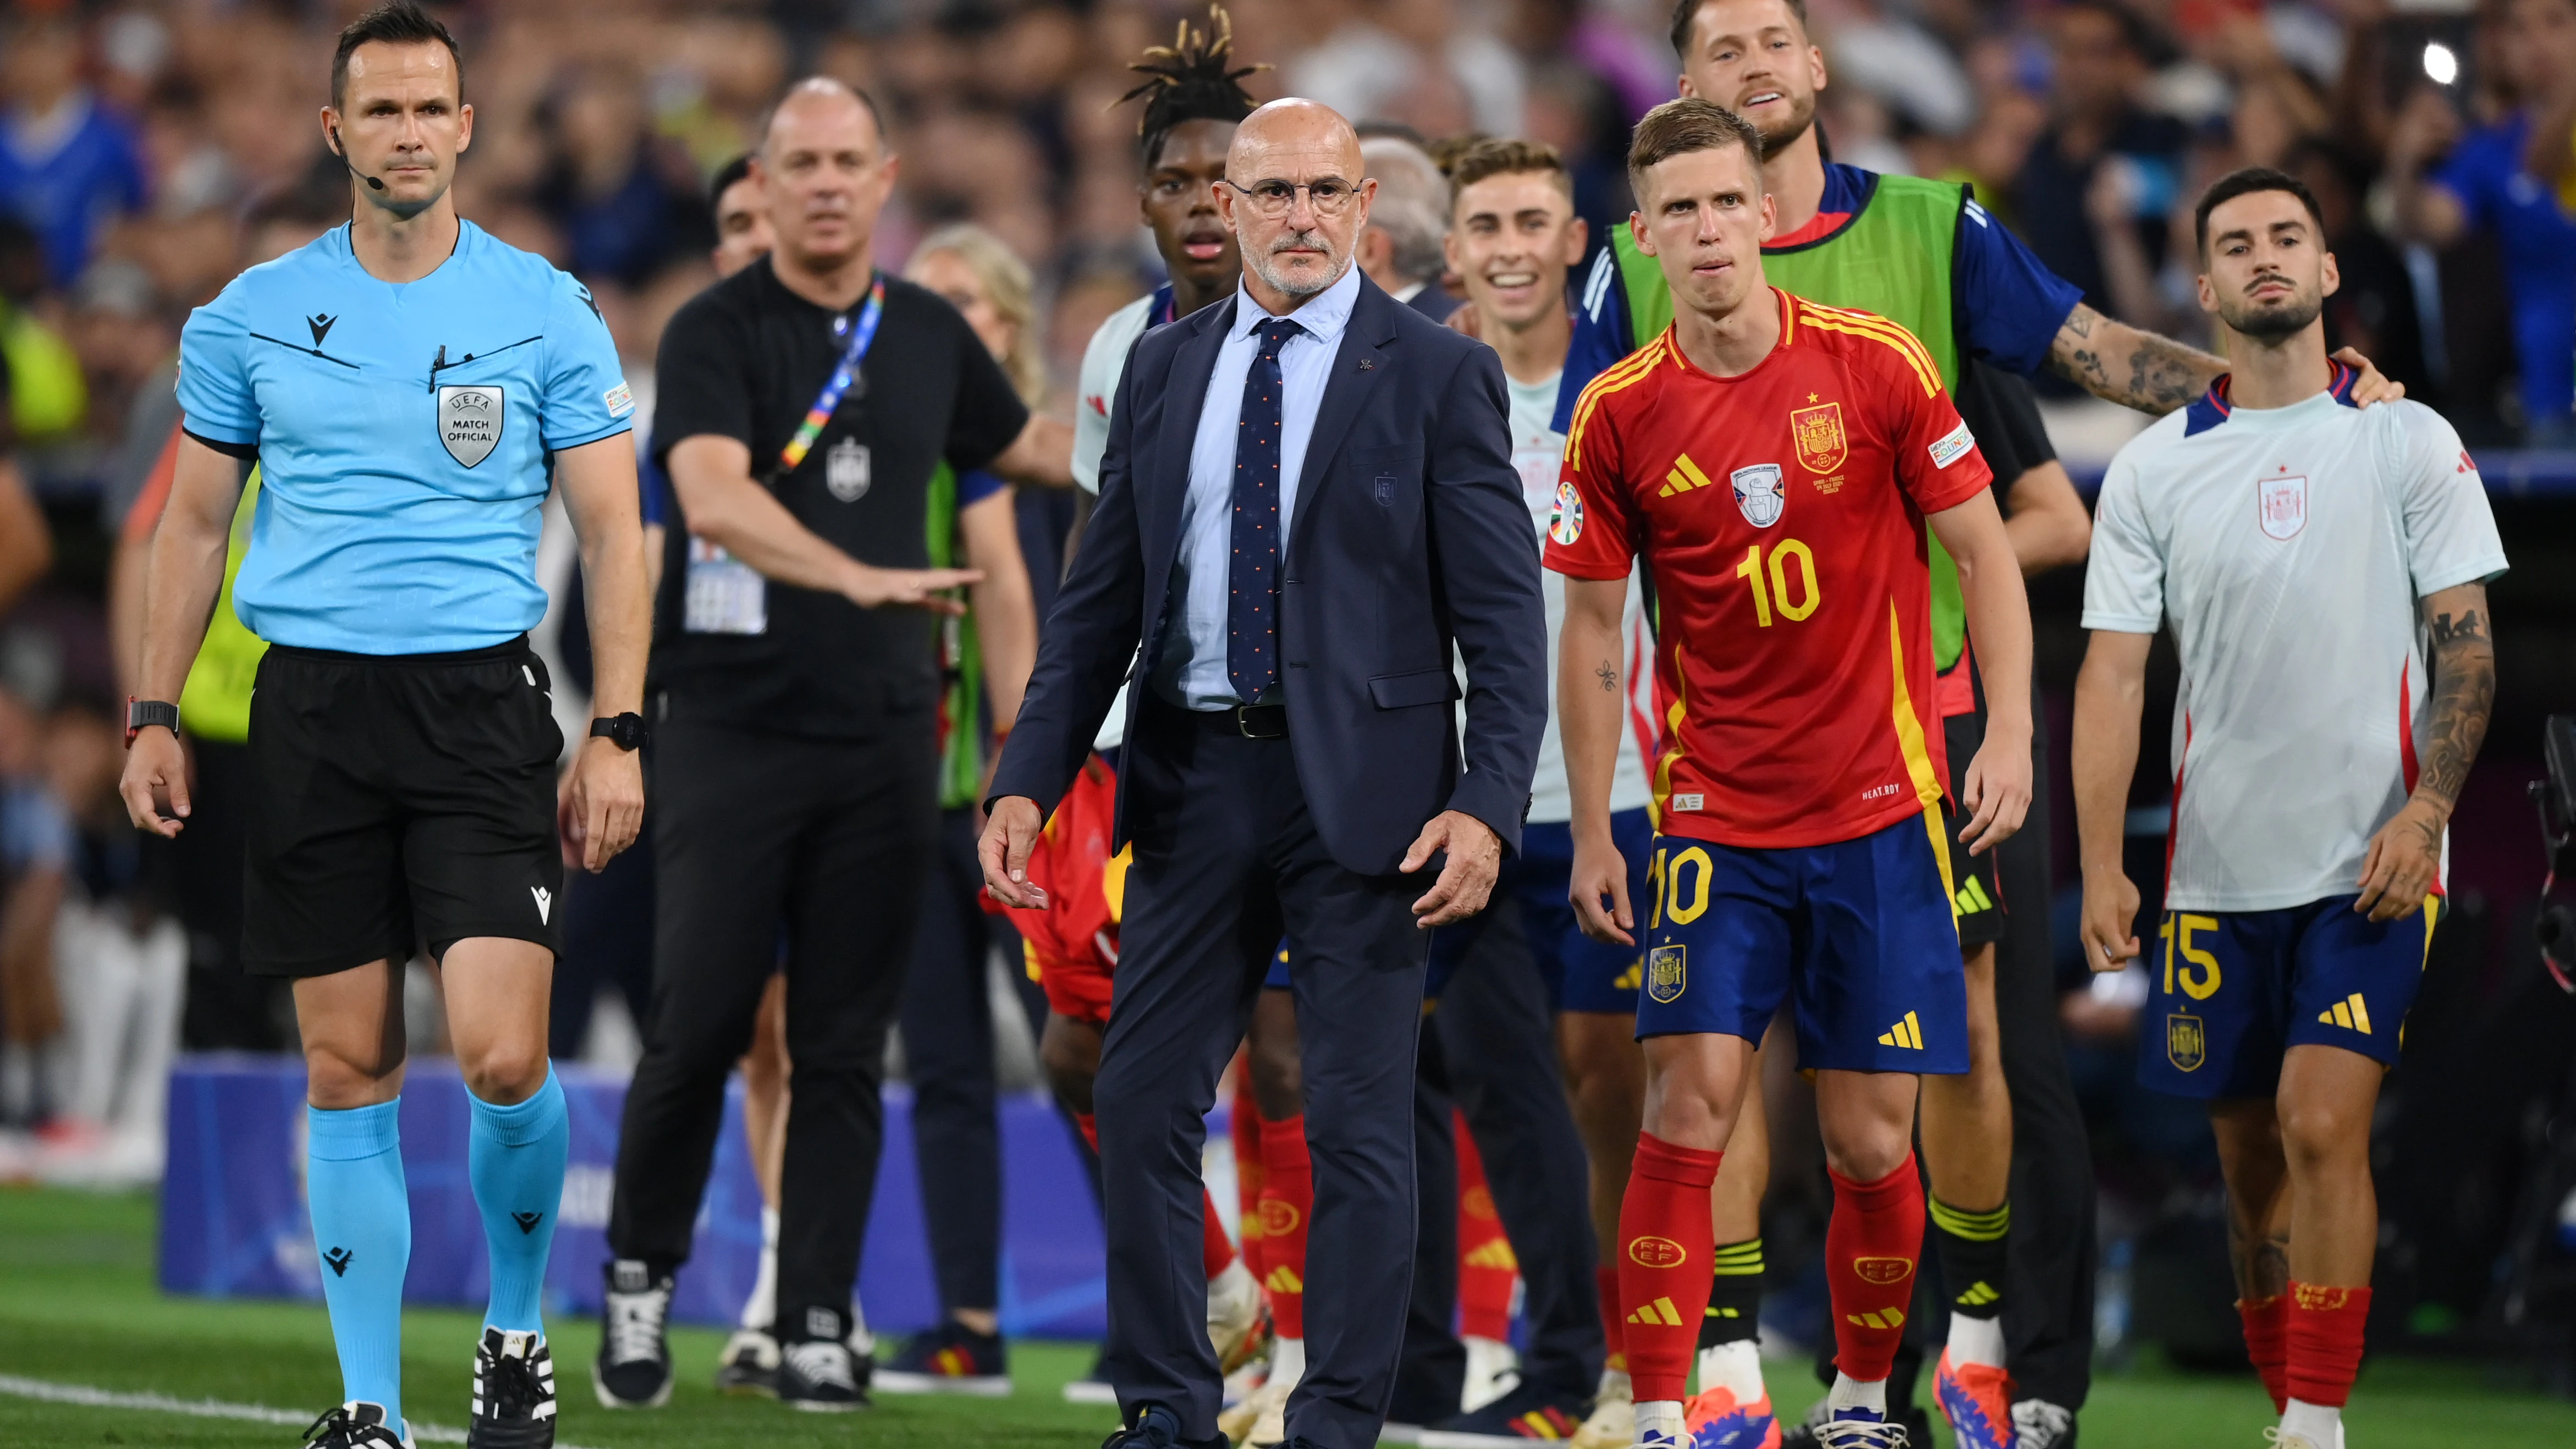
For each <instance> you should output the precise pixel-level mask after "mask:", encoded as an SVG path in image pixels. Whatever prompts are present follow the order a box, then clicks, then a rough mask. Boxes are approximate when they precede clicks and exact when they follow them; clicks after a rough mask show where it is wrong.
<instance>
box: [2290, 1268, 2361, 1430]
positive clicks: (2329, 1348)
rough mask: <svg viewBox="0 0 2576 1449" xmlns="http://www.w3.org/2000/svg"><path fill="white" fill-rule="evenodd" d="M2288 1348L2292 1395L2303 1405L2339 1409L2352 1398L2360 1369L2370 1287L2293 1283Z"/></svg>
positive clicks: (2291, 1285)
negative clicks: (2354, 1382)
mask: <svg viewBox="0 0 2576 1449" xmlns="http://www.w3.org/2000/svg"><path fill="white" fill-rule="evenodd" d="M2284 1296H2285V1297H2287V1298H2288V1299H2289V1300H2290V1311H2289V1314H2288V1323H2287V1325H2286V1327H2287V1329H2288V1331H2287V1332H2286V1333H2285V1334H2284V1335H2283V1338H2284V1339H2285V1340H2286V1346H2287V1347H2288V1349H2289V1354H2288V1362H2287V1363H2286V1364H2285V1366H2284V1367H2285V1370H2286V1371H2285V1372H2284V1374H2283V1375H2282V1379H2283V1386H2284V1387H2286V1388H2287V1389H2288V1390H2289V1396H2290V1397H2291V1398H2293V1399H2296V1400H2298V1401H2299V1402H2300V1403H2303V1404H2316V1405H2318V1406H2320V1407H2323V1408H2330V1409H2340V1408H2342V1407H2343V1405H2344V1400H2346V1399H2349V1398H2351V1397H2352V1381H2353V1379H2354V1378H2355V1377H2357V1376H2358V1375H2359V1374H2360V1373H2361V1348H2362V1330H2363V1329H2364V1328H2366V1327H2367V1326H2369V1323H2370V1290H2369V1289H2368V1288H2325V1287H2320V1286H2318V1285H2317V1284H2314V1283H2299V1282H2293V1283H2291V1284H2290V1291H2289V1292H2288V1293H2287V1294H2286V1295H2284Z"/></svg>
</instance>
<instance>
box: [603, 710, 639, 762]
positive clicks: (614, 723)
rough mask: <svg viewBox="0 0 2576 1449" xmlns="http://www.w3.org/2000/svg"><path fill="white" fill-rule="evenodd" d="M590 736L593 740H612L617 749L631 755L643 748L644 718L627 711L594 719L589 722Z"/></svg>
mask: <svg viewBox="0 0 2576 1449" xmlns="http://www.w3.org/2000/svg"><path fill="white" fill-rule="evenodd" d="M590 734H591V738H593V739H607V740H613V741H615V742H616V745H617V747H618V748H619V749H621V750H625V751H627V752H628V753H630V754H631V753H633V752H634V751H636V750H640V749H642V748H643V747H644V716H642V715H640V714H636V713H634V712H632V711H629V712H628V713H625V714H621V715H613V716H611V717H609V718H607V719H595V720H592V721H591V722H590Z"/></svg>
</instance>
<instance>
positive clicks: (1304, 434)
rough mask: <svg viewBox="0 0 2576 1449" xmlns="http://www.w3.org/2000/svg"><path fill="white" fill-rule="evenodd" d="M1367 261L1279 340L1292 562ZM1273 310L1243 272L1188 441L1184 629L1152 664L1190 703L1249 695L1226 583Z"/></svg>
mask: <svg viewBox="0 0 2576 1449" xmlns="http://www.w3.org/2000/svg"><path fill="white" fill-rule="evenodd" d="M1359 296H1360V269H1359V268H1358V267H1356V266H1354V267H1352V268H1351V269H1350V270H1349V271H1347V272H1344V273H1343V274H1342V279H1341V280H1340V281H1338V282H1335V283H1334V284H1333V285H1331V286H1329V287H1327V288H1325V289H1324V290H1323V291H1321V292H1319V293H1317V294H1316V295H1315V296H1314V297H1313V299H1311V300H1310V301H1308V302H1307V303H1306V305H1304V306H1302V307H1300V308H1298V309H1297V310H1296V311H1294V312H1291V313H1289V314H1288V316H1289V318H1290V319H1291V320H1293V321H1294V322H1296V324H1297V325H1298V326H1300V327H1303V328H1304V329H1306V330H1305V331H1303V332H1301V333H1299V334H1297V335H1296V336H1294V337H1291V338H1289V339H1288V341H1287V344H1286V345H1285V346H1283V347H1281V348H1280V349H1279V377H1280V381H1281V383H1282V384H1284V387H1285V391H1284V393H1283V394H1282V396H1281V398H1280V413H1279V516H1280V517H1282V518H1285V519H1287V520H1288V521H1289V524H1288V531H1287V533H1283V534H1282V535H1281V536H1280V541H1279V547H1280V562H1281V563H1282V564H1283V565H1284V564H1285V563H1286V562H1287V548H1288V538H1289V536H1290V535H1292V534H1294V532H1295V531H1296V519H1297V484H1298V475H1299V474H1300V473H1301V472H1303V471H1304V469H1305V466H1306V441H1307V439H1308V438H1309V437H1311V436H1312V435H1313V434H1314V431H1315V413H1316V410H1317V409H1319V408H1321V407H1322V406H1323V404H1324V382H1325V379H1326V378H1327V377H1329V376H1330V375H1331V374H1332V370H1333V358H1334V356H1335V355H1337V354H1338V353H1339V352H1340V351H1341V349H1342V333H1343V332H1344V331H1345V330H1346V329H1348V328H1349V326H1350V323H1351V309H1352V307H1354V306H1356V305H1357V304H1358V302H1359ZM1269 320H1271V318H1270V314H1269V313H1268V312H1265V311H1263V310H1262V308H1261V304H1260V303H1258V302H1255V301H1254V300H1252V294H1251V293H1250V292H1247V291H1245V290H1244V289H1243V284H1242V283H1240V282H1237V283H1236V284H1235V288H1234V320H1233V322H1232V323H1231V324H1229V325H1228V327H1227V328H1226V334H1225V343H1224V345H1223V346H1221V347H1219V348H1218V349H1217V354H1216V370H1215V371H1214V372H1212V373H1210V374H1209V376H1208V390H1207V401H1206V402H1205V403H1203V404H1201V405H1200V408H1199V430H1198V436H1197V437H1196V438H1195V439H1193V440H1192V442H1191V444H1190V491H1189V496H1188V497H1186V498H1184V499H1183V500H1182V501H1181V551H1180V557H1179V558H1177V559H1175V560H1174V561H1173V564H1172V592H1173V593H1174V594H1175V595H1177V596H1178V598H1179V600H1180V606H1181V624H1182V626H1183V627H1182V629H1181V630H1180V631H1177V632H1174V633H1173V634H1171V635H1170V636H1169V637H1168V638H1167V640H1166V642H1165V643H1164V645H1163V657H1162V659H1161V661H1160V662H1159V663H1158V664H1157V666H1156V667H1155V670H1154V689H1155V692H1157V693H1159V694H1160V695H1162V696H1163V698H1164V699H1166V700H1169V701H1170V702H1172V703H1174V704H1177V705H1180V706H1182V707H1183V708H1186V709H1231V708H1233V707H1234V706H1235V705H1237V704H1243V703H1247V702H1248V701H1245V700H1241V699H1238V698H1236V697H1235V693H1234V685H1233V683H1232V682H1231V681H1229V680H1228V679H1227V678H1226V669H1225V625H1226V603H1225V600H1226V585H1227V583H1228V581H1229V577H1230V575H1231V572H1232V570H1231V569H1230V568H1229V566H1228V565H1229V563H1230V560H1229V558H1228V555H1227V551H1228V550H1229V549H1231V548H1232V547H1233V546H1234V512H1233V509H1234V438H1235V424H1236V423H1237V421H1238V420H1239V419H1240V418H1241V416H1242V413H1243V380H1244V378H1246V377H1247V376H1249V375H1250V374H1251V372H1252V359H1253V357H1254V355H1255V354H1256V353H1257V352H1258V351H1259V349H1260V341H1261V324H1262V323H1264V322H1267V321H1269Z"/></svg>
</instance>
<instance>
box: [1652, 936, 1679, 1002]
mask: <svg viewBox="0 0 2576 1449" xmlns="http://www.w3.org/2000/svg"><path fill="white" fill-rule="evenodd" d="M1689 952H1690V948H1689V947H1687V946H1682V945H1678V944H1677V945H1671V946H1657V947H1656V948H1655V949H1654V950H1652V951H1649V952H1647V953H1646V994H1647V995H1648V996H1651V997H1653V998H1654V1000H1655V1004H1656V1005H1657V1006H1670V1005H1672V1004H1673V1003H1674V1002H1676V1001H1679V1000H1681V997H1682V992H1683V990H1684V989H1685V988H1687V987H1688V986H1689V985H1690V971H1689V962H1690V955H1689Z"/></svg>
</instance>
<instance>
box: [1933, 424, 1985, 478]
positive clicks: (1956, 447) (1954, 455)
mask: <svg viewBox="0 0 2576 1449" xmlns="http://www.w3.org/2000/svg"><path fill="white" fill-rule="evenodd" d="M1976 446H1977V435H1976V434H1974V433H1972V432H1969V431H1968V425H1967V424H1966V423H1965V422H1962V423H1960V424H1959V425H1958V426H1957V427H1955V428H1952V429H1951V430H1950V431H1949V432H1947V433H1944V434H1942V435H1941V436H1940V437H1939V438H1937V439H1934V440H1933V443H1932V446H1931V448H1930V449H1929V451H1930V453H1931V454H1932V466H1933V467H1935V468H1947V467H1949V466H1950V465H1951V464H1953V463H1956V462H1958V461H1959V460H1960V459H1961V458H1964V457H1966V456H1967V455H1968V452H1969V450H1970V449H1972V448H1974V447H1976Z"/></svg>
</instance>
